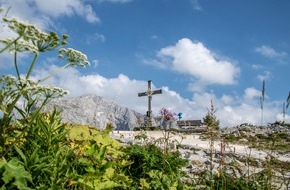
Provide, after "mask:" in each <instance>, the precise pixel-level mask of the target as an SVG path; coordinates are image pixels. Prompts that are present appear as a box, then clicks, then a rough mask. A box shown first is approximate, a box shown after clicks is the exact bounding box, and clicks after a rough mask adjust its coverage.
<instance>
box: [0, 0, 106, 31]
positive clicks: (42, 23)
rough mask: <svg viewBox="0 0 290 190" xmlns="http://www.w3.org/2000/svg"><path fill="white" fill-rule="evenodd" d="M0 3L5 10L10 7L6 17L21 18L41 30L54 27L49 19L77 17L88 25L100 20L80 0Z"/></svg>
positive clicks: (90, 8)
mask: <svg viewBox="0 0 290 190" xmlns="http://www.w3.org/2000/svg"><path fill="white" fill-rule="evenodd" d="M0 3H1V5H2V6H3V7H4V8H5V9H8V7H11V9H10V11H9V12H8V16H15V17H18V18H21V20H24V21H28V22H30V23H32V24H35V25H37V26H38V27H39V28H41V29H46V28H48V26H50V25H54V23H53V20H52V19H51V18H54V19H56V18H59V17H60V16H69V17H70V16H73V15H78V16H80V17H83V18H84V19H86V21H87V22H89V23H98V22H100V18H99V17H97V16H96V13H95V12H94V10H93V8H92V6H91V5H89V4H85V3H84V2H83V1H81V0H61V1H59V0H50V1H42V0H27V1H23V0H13V1H5V0H0Z"/></svg>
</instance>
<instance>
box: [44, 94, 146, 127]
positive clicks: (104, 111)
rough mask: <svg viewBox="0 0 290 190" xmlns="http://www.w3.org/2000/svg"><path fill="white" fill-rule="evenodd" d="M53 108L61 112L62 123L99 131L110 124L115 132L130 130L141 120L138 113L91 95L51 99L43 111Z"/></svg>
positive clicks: (140, 115)
mask: <svg viewBox="0 0 290 190" xmlns="http://www.w3.org/2000/svg"><path fill="white" fill-rule="evenodd" d="M54 107H55V108H56V109H57V110H61V111H62V112H61V117H62V119H63V121H64V122H68V123H73V124H84V125H90V126H93V127H96V128H99V129H104V128H105V127H106V124H109V123H110V124H112V125H113V126H114V128H115V130H131V129H133V128H134V127H137V126H138V120H140V119H142V118H143V116H142V114H140V113H137V112H135V111H133V110H131V109H129V108H125V107H122V106H119V105H117V104H116V103H115V102H114V101H112V100H110V99H106V98H104V97H101V96H96V95H92V94H89V95H82V96H79V97H71V98H58V99H53V100H51V101H50V102H49V103H48V104H47V105H46V106H45V108H44V111H51V110H52V109H53V108H54Z"/></svg>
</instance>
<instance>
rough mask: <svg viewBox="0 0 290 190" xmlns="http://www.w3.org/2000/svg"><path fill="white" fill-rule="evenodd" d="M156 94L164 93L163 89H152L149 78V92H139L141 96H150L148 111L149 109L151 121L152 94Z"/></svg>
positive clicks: (148, 114)
mask: <svg viewBox="0 0 290 190" xmlns="http://www.w3.org/2000/svg"><path fill="white" fill-rule="evenodd" d="M155 94H162V90H151V80H148V90H147V92H141V93H138V97H141V96H148V111H147V117H148V118H149V120H150V121H151V113H152V110H151V101H152V95H155Z"/></svg>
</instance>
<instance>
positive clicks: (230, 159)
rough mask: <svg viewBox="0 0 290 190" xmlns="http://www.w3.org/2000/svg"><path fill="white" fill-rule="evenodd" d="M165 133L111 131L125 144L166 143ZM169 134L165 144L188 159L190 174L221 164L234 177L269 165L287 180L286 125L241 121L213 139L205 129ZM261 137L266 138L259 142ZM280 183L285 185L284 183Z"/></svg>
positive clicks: (289, 147)
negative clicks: (203, 130)
mask: <svg viewBox="0 0 290 190" xmlns="http://www.w3.org/2000/svg"><path fill="white" fill-rule="evenodd" d="M281 134H282V135H281ZM166 135H168V132H167V133H165V132H164V131H113V132H112V133H111V136H112V137H113V138H115V139H118V140H119V141H120V142H122V143H125V144H126V143H129V142H132V143H138V144H146V143H155V144H156V145H158V146H160V147H161V148H165V147H166V143H165V142H164V138H165V137H166ZM169 135H170V137H169V140H168V146H167V147H169V149H170V151H178V152H179V153H180V155H181V156H182V157H183V158H185V159H187V160H189V165H188V167H186V168H184V170H185V171H186V172H187V173H188V174H189V175H192V177H194V176H196V175H199V173H200V172H201V171H213V172H215V173H216V172H218V171H219V169H221V168H224V169H226V170H227V171H228V172H230V173H231V174H233V175H236V176H237V177H240V176H247V175H248V176H249V175H252V174H256V173H261V172H263V170H265V169H271V170H273V171H274V173H275V176H276V177H277V178H276V180H277V181H276V182H277V183H278V184H282V183H283V182H285V181H287V182H288V183H289V181H290V167H289V165H290V128H289V127H283V126H278V125H277V126H276V125H273V126H268V127H256V126H249V125H240V126H237V127H234V128H229V129H223V130H221V131H220V132H219V133H218V136H216V137H215V138H214V140H210V138H209V137H210V134H204V133H202V134H196V133H192V134H185V133H177V132H169ZM278 137H279V138H278ZM261 139H263V140H264V141H266V142H264V141H263V143H262V141H261ZM269 139H271V140H269ZM275 141H277V142H275ZM269 142H270V143H269ZM272 142H273V143H272ZM278 145H281V147H283V148H281V147H278ZM282 145H283V146H282ZM286 185H287V184H286ZM288 185H289V184H288ZM283 186H284V188H285V184H283ZM286 188H287V187H286Z"/></svg>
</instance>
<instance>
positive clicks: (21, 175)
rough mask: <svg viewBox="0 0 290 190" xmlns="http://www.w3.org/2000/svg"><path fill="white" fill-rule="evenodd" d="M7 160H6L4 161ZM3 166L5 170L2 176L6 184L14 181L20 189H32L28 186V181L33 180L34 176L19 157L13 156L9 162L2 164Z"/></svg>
mask: <svg viewBox="0 0 290 190" xmlns="http://www.w3.org/2000/svg"><path fill="white" fill-rule="evenodd" d="M2 162H3V161H2ZM5 162H6V160H4V163H5ZM2 167H4V170H5V172H4V173H3V177H2V180H3V181H4V183H5V184H8V183H10V182H13V183H12V184H13V185H15V186H16V187H17V188H18V189H23V190H26V189H30V188H28V187H27V182H32V177H31V175H30V173H29V172H27V171H26V170H25V168H24V167H23V165H22V163H21V162H20V161H19V160H18V159H17V158H12V159H11V160H10V161H9V162H6V163H5V164H4V165H2Z"/></svg>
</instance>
